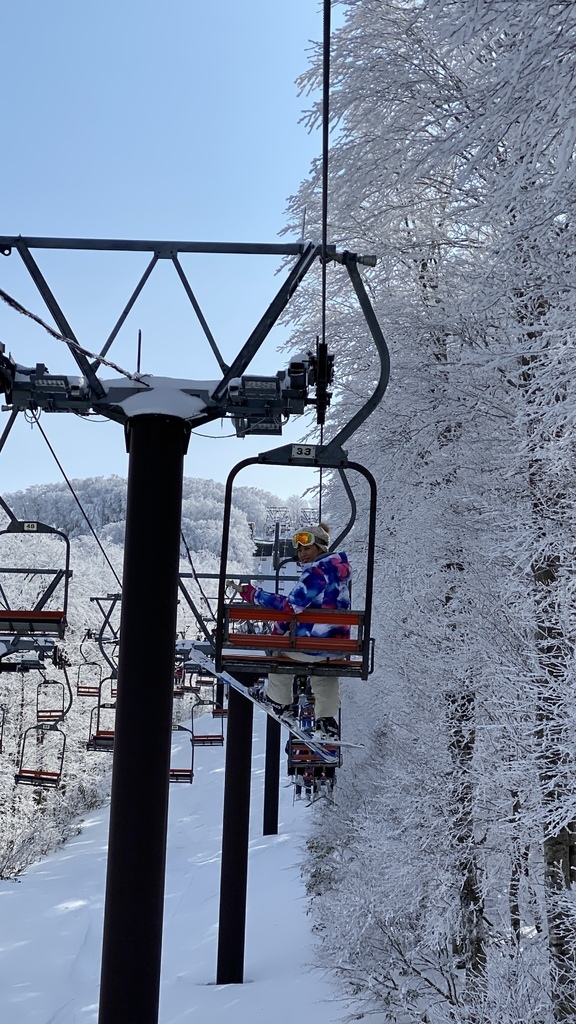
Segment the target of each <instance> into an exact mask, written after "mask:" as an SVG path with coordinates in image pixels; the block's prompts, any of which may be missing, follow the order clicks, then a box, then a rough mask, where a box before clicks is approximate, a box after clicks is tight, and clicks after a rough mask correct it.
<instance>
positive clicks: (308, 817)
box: [0, 714, 345, 1024]
mask: <svg viewBox="0 0 576 1024" xmlns="http://www.w3.org/2000/svg"><path fill="white" fill-rule="evenodd" d="M264 719H265V716H264V715H262V714H256V715H255V716H254V747H253V752H254V763H253V789H252V809H251V829H250V857H249V876H248V912H247V924H246V957H245V975H244V977H245V981H244V984H242V985H220V986H217V985H216V984H215V976H216V957H217V922H218V903H219V885H220V843H221V829H222V801H223V782H224V751H223V749H222V748H219V747H202V748H198V749H197V750H196V757H195V777H194V783H193V784H192V785H186V784H182V783H180V784H173V785H172V786H171V789H170V812H169V837H168V857H167V874H166V904H165V923H164V949H163V963H162V982H161V1001H160V1016H159V1020H160V1024H183V1022H186V1021H190V1022H192V1021H202V1022H203V1024H205V1022H209V1024H224V1022H225V1021H226V1024H229V1022H230V1021H231V1020H235V1021H238V1022H250V1024H260V1022H261V1024H264V1022H266V1024H269V1022H270V1021H273V1022H274V1024H289V1022H290V1024H291V1022H293V1021H294V1020H295V1019H299V1018H301V1017H304V1018H306V1019H308V1017H310V1018H311V1019H313V1020H314V1024H334V1022H338V1021H341V1020H342V1019H343V1018H344V1016H345V1010H344V1007H343V1004H342V1003H341V1002H339V1001H338V999H337V996H336V993H335V987H334V982H333V979H331V978H330V976H327V975H326V974H325V973H324V972H321V971H320V970H318V969H317V968H315V967H314V962H315V946H316V941H317V940H316V939H315V938H314V937H313V936H312V934H311V921H310V918H309V917H307V914H306V910H307V898H306V894H305V891H304V886H303V883H302V880H301V877H300V863H301V861H302V857H303V849H304V844H305V841H306V836H307V833H308V831H309V829H310V826H311V824H312V821H313V816H314V815H315V814H316V810H315V808H314V807H311V808H306V807H305V806H304V804H303V803H298V802H296V803H295V804H294V803H293V798H292V796H293V790H292V787H291V786H287V785H286V783H287V778H286V776H285V774H284V767H283V769H282V779H281V790H280V819H279V820H280V825H279V834H278V835H277V836H265V837H263V836H262V798H263V782H264V737H265V720H264ZM196 731H197V732H198V733H200V732H204V731H206V732H212V731H214V729H213V723H212V719H211V718H210V719H206V720H204V722H203V720H202V719H199V720H198V722H197V726H196ZM284 735H285V734H284V733H283V739H284ZM94 756H95V757H105V756H109V755H106V754H97V753H95V754H94ZM189 759H190V743H189V739H188V734H187V733H184V732H182V733H174V742H173V750H172V763H173V765H176V766H179V767H187V766H189ZM107 831H108V810H107V809H102V810H100V811H96V812H94V813H91V814H89V815H87V816H86V818H85V820H84V825H83V828H82V833H81V834H80V835H79V836H78V837H77V838H76V839H74V840H72V841H71V842H70V843H68V844H67V846H66V847H64V848H63V849H62V850H60V851H59V852H57V853H55V854H53V855H51V856H50V857H47V858H46V859H45V860H44V861H42V862H41V863H39V864H36V865H34V866H33V867H31V868H30V869H29V870H28V871H26V872H25V874H23V875H21V876H20V877H19V878H18V879H17V880H15V881H2V882H0V1021H2V1024H83V1022H86V1024H95V1022H96V1021H97V1018H98V985H99V976H100V955H101V942H102V919H103V908H104V879H105V869H106V842H107ZM118 969H119V970H121V969H122V965H121V964H119V965H118Z"/></svg>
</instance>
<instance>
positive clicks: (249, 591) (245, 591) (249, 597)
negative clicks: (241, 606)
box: [240, 583, 256, 604]
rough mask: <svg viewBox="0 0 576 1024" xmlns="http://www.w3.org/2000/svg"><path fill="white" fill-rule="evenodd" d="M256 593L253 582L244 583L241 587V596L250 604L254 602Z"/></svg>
mask: <svg viewBox="0 0 576 1024" xmlns="http://www.w3.org/2000/svg"><path fill="white" fill-rule="evenodd" d="M255 593H256V587H253V586H252V584H251V583H244V584H243V585H242V586H241V587H240V597H241V598H242V600H243V601H246V602H247V603H248V604H254V594H255Z"/></svg>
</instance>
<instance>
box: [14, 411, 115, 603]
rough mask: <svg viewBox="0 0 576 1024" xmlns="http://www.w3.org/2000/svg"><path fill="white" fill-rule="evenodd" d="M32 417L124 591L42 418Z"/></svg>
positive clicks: (34, 415) (36, 415)
mask: <svg viewBox="0 0 576 1024" xmlns="http://www.w3.org/2000/svg"><path fill="white" fill-rule="evenodd" d="M32 416H33V419H34V422H35V423H36V426H37V427H38V429H39V431H40V433H41V434H42V437H43V438H44V440H45V441H46V444H47V445H48V448H49V449H50V451H51V453H52V455H53V457H54V461H55V462H56V465H57V466H58V469H59V470H60V472H61V473H62V476H63V477H64V480H65V481H66V483H67V485H68V487H69V489H70V493H71V495H72V497H73V498H74V501H75V502H76V504H77V505H78V508H79V509H80V511H81V513H82V515H83V516H84V519H85V520H86V523H87V524H88V529H89V530H90V533H91V534H92V536H93V537H94V540H95V541H96V543H97V545H98V547H99V548H100V551H101V552H102V555H103V557H104V559H105V561H106V562H107V564H108V568H109V569H110V570H111V572H112V575H113V576H114V579H115V580H116V582H117V584H118V586H119V587H120V589H122V583H121V581H120V578H119V576H118V573H117V572H116V570H115V568H114V566H113V565H112V562H111V561H110V559H109V558H108V555H107V554H106V552H105V550H104V548H103V546H102V543H101V541H100V539H99V537H98V536H97V534H96V531H95V530H94V527H93V526H92V523H91V522H90V520H89V518H88V515H87V513H86V511H85V509H84V508H83V506H82V503H81V501H80V499H79V497H78V495H77V494H76V492H75V490H74V488H73V486H72V484H71V483H70V480H69V479H68V477H67V476H66V473H65V472H64V467H63V466H62V463H61V462H60V460H59V458H58V456H57V455H56V452H55V451H54V449H53V447H52V445H51V444H50V441H49V440H48V438H47V436H46V434H45V432H44V429H43V427H42V424H41V423H40V417H39V416H38V414H37V413H33V414H32Z"/></svg>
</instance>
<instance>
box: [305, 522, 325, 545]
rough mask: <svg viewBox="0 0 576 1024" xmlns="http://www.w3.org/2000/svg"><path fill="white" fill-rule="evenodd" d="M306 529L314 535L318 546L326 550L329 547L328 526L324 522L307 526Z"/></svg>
mask: <svg viewBox="0 0 576 1024" xmlns="http://www.w3.org/2000/svg"><path fill="white" fill-rule="evenodd" d="M308 529H309V530H310V533H313V534H314V536H315V537H316V543H317V544H318V547H319V548H322V549H323V550H324V551H328V548H329V547H330V527H329V526H327V525H326V523H318V525H317V526H309V527H308Z"/></svg>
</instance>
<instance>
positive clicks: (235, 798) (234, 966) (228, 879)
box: [134, 686, 254, 1020]
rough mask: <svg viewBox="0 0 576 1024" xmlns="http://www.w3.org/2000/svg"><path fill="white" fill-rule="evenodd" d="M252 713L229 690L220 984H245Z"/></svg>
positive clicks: (245, 702) (243, 699) (248, 703)
mask: <svg viewBox="0 0 576 1024" xmlns="http://www.w3.org/2000/svg"><path fill="white" fill-rule="evenodd" d="M253 710H254V708H253V704H252V702H251V701H249V700H247V698H246V697H244V696H243V695H242V694H241V693H239V692H238V690H235V689H234V687H233V686H231V687H230V691H229V694H228V732H227V735H226V771H225V776H224V819H223V827H222V867H221V874H220V919H219V924H218V966H217V972H216V984H217V985H233V984H241V983H242V982H243V981H244V945H245V939H246V891H247V881H248V828H249V824H250V768H251V758H252V719H253ZM136 1019H137V1018H134V1020H136Z"/></svg>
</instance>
